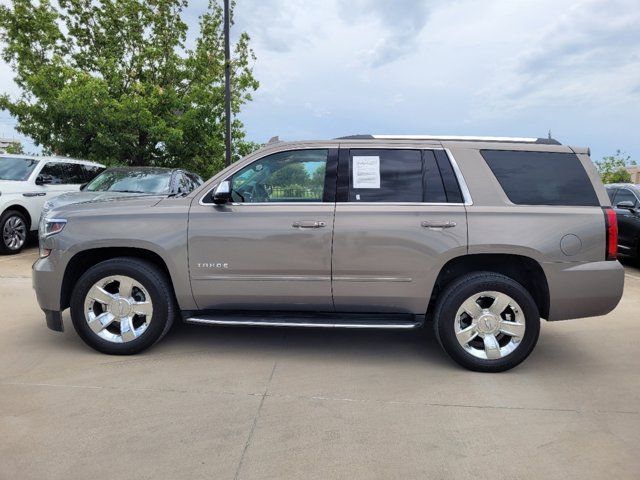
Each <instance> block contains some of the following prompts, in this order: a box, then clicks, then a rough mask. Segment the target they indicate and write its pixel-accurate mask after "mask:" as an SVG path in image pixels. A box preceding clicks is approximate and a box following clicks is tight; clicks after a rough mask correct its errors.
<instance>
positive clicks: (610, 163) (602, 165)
mask: <svg viewBox="0 0 640 480" xmlns="http://www.w3.org/2000/svg"><path fill="white" fill-rule="evenodd" d="M630 165H636V162H635V161H634V160H631V157H630V156H629V155H625V154H624V153H622V152H621V151H620V150H617V151H616V153H615V154H614V155H608V156H606V157H603V158H602V160H600V161H597V162H596V166H597V168H598V173H600V177H601V178H602V181H603V183H628V182H630V181H631V174H630V173H629V172H628V171H627V169H626V167H628V166H630Z"/></svg>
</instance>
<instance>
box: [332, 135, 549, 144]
mask: <svg viewBox="0 0 640 480" xmlns="http://www.w3.org/2000/svg"><path fill="white" fill-rule="evenodd" d="M375 139H378V140H435V141H454V142H500V143H537V144H541V145H562V144H561V143H560V142H559V141H558V140H556V139H555V138H551V137H549V138H534V137H475V136H460V135H371V134H364V135H347V136H345V137H338V138H336V140H375Z"/></svg>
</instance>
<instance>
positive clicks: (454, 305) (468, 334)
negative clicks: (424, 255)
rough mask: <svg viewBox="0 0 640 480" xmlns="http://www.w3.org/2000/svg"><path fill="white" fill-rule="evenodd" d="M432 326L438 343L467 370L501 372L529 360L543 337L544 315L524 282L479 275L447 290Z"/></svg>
mask: <svg viewBox="0 0 640 480" xmlns="http://www.w3.org/2000/svg"><path fill="white" fill-rule="evenodd" d="M434 328H435V334H436V337H437V338H438V341H439V342H440V345H442V347H443V348H444V350H445V351H446V352H447V353H448V354H449V356H451V358H453V359H454V360H455V361H456V362H458V363H459V364H460V365H462V366H463V367H466V368H468V369H470V370H475V371H480V372H502V371H505V370H509V369H510V368H513V367H515V366H516V365H518V364H519V363H520V362H522V361H523V360H524V359H525V358H527V357H528V356H529V354H530V353H531V351H532V350H533V348H534V347H535V345H536V343H537V341H538V336H539V334H540V315H539V312H538V307H537V305H536V303H535V301H534V300H533V298H532V297H531V294H530V293H529V292H528V291H527V290H526V289H525V288H524V287H523V286H522V285H521V284H519V283H518V282H516V281H515V280H513V279H511V278H509V277H506V276H504V275H501V274H498V273H492V272H478V273H472V274H468V275H465V276H463V277H461V278H459V279H458V280H456V281H454V282H452V283H451V284H449V285H448V286H447V287H446V288H445V290H444V291H443V292H442V295H441V296H440V300H439V301H438V303H437V306H436V310H435V315H434Z"/></svg>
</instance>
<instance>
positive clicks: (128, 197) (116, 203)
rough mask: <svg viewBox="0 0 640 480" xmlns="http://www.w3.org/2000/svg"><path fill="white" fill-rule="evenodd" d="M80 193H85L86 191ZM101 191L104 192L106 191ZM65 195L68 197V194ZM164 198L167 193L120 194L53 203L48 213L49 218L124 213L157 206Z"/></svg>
mask: <svg viewBox="0 0 640 480" xmlns="http://www.w3.org/2000/svg"><path fill="white" fill-rule="evenodd" d="M79 193H80V194H84V193H85V192H79ZM86 193H97V192H86ZM100 193H103V194H104V193H106V192H100ZM114 193H115V192H114ZM63 196H64V197H66V196H67V195H63ZM57 198H58V197H56V198H55V199H54V201H55V200H57ZM164 198H166V195H145V194H125V195H122V194H120V195H117V196H110V197H107V198H97V199H96V198H94V199H92V200H84V201H82V202H80V203H78V202H74V201H71V202H67V203H60V204H58V205H51V206H50V208H47V211H46V214H47V217H48V218H54V217H61V218H68V217H69V216H73V215H76V214H79V215H83V214H91V215H124V214H127V213H135V212H141V211H144V209H147V208H149V207H153V206H155V205H156V204H157V203H158V202H159V201H160V200H162V199H164ZM62 202H64V200H62Z"/></svg>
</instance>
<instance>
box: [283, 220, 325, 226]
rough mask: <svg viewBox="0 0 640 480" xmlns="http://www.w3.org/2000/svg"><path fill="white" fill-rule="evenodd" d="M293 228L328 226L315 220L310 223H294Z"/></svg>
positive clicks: (304, 221) (303, 221)
mask: <svg viewBox="0 0 640 480" xmlns="http://www.w3.org/2000/svg"><path fill="white" fill-rule="evenodd" d="M291 226H292V227H293V228H322V227H326V226H327V224H326V223H324V222H319V221H313V220H310V221H306V220H302V221H298V222H293V224H292V225H291Z"/></svg>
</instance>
